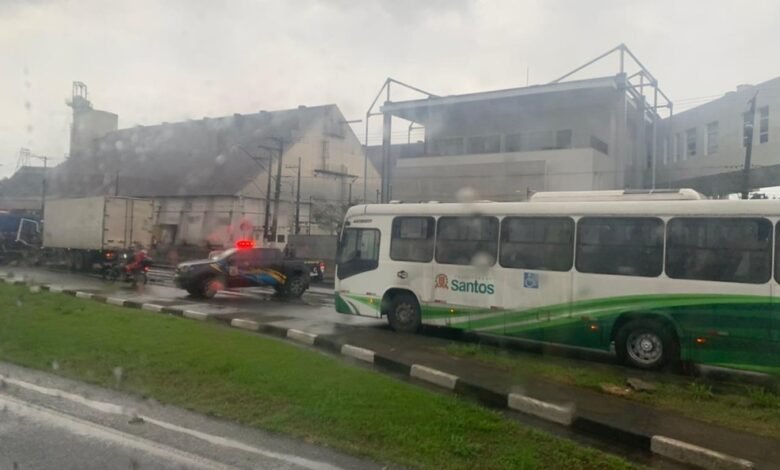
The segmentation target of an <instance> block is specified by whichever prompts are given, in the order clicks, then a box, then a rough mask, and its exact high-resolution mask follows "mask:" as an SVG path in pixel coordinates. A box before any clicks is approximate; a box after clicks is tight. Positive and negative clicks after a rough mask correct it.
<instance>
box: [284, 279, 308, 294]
mask: <svg viewBox="0 0 780 470" xmlns="http://www.w3.org/2000/svg"><path fill="white" fill-rule="evenodd" d="M304 292H306V281H304V279H303V276H301V275H299V274H297V275H294V276H291V277H288V278H287V281H286V282H285V283H284V295H285V296H287V297H293V298H296V299H297V298H299V297H300V296H302V295H303V293H304Z"/></svg>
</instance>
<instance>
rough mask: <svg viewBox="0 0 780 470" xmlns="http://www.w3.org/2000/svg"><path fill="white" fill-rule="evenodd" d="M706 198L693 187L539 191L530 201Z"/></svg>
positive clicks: (679, 199) (678, 199)
mask: <svg viewBox="0 0 780 470" xmlns="http://www.w3.org/2000/svg"><path fill="white" fill-rule="evenodd" d="M703 199H707V198H706V197H704V195H703V194H701V193H699V192H697V191H696V190H693V189H685V188H683V189H608V190H604V191H541V192H538V193H534V194H533V196H531V201H532V202H551V201H552V202H555V201H574V202H585V201H684V200H703Z"/></svg>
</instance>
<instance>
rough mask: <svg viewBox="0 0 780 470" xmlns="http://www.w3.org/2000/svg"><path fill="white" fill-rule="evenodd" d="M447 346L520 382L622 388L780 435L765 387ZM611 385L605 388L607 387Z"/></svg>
mask: <svg viewBox="0 0 780 470" xmlns="http://www.w3.org/2000/svg"><path fill="white" fill-rule="evenodd" d="M445 349H446V351H447V352H448V353H450V354H452V355H455V356H459V357H470V358H473V359H476V360H479V361H482V362H484V363H485V364H489V365H491V366H493V367H498V368H499V369H503V370H506V371H507V372H509V373H511V374H512V375H513V376H514V377H516V379H517V380H518V381H520V382H523V381H527V380H533V377H542V378H545V379H548V380H551V381H554V382H559V383H564V384H567V385H575V386H578V387H582V388H586V389H589V390H595V391H598V392H601V393H607V392H606V391H605V388H606V389H607V390H618V389H622V390H623V391H624V392H625V393H624V394H621V396H622V397H623V398H626V399H629V400H635V401H638V402H642V403H645V404H648V405H651V406H655V407H658V408H662V409H666V410H672V411H675V412H678V413H680V414H681V415H683V416H687V417H689V418H693V419H697V420H699V421H703V422H706V423H712V424H718V425H722V426H725V427H729V428H732V429H737V430H740V431H747V432H751V433H754V434H758V435H763V436H769V437H775V438H780V396H779V395H777V394H775V393H772V392H769V391H767V390H764V389H763V388H761V387H757V386H749V385H739V384H721V385H717V384H710V383H706V382H703V381H700V380H690V379H686V378H684V377H679V376H670V375H662V373H660V372H659V373H648V372H645V371H632V370H630V369H627V368H623V367H615V366H613V365H605V364H597V363H591V362H587V361H579V360H574V359H565V358H560V357H551V356H541V355H537V354H523V353H515V352H509V351H505V350H501V349H497V348H493V347H490V346H480V345H477V344H463V343H452V344H450V345H449V346H447V347H446V348H445ZM629 377H639V378H641V379H643V380H645V381H650V382H651V383H653V384H654V385H655V386H656V390H655V391H652V392H633V391H631V390H630V388H628V386H627V385H626V380H627V379H628V378H629ZM605 385H606V386H607V387H604V386H605Z"/></svg>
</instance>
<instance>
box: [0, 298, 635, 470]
mask: <svg viewBox="0 0 780 470" xmlns="http://www.w3.org/2000/svg"><path fill="white" fill-rule="evenodd" d="M0 360H4V361H8V362H13V363H16V364H20V365H23V366H27V367H32V368H38V369H48V370H54V371H55V372H56V373H57V374H60V375H63V376H67V377H71V378H75V379H79V380H83V381H86V382H90V383H93V384H97V385H100V386H104V387H110V388H116V389H120V390H124V391H127V392H131V393H135V394H141V395H143V396H148V397H153V398H155V399H156V400H159V401H162V402H166V403H170V404H175V405H178V406H182V407H185V408H188V409H191V410H195V411H198V412H201V413H206V414H210V415H213V416H219V417H222V418H227V419H231V420H234V421H238V422H240V423H243V424H246V425H250V426H255V427H258V428H262V429H266V430H270V431H274V432H279V433H284V434H287V435H291V436H294V437H297V438H301V439H304V440H306V441H308V442H313V443H316V444H321V445H327V446H331V447H333V448H336V449H339V450H342V451H345V452H348V453H351V454H354V455H358V456H362V457H368V458H371V459H374V460H377V461H380V462H385V463H390V464H398V465H403V466H408V467H412V468H432V469H434V468H435V469H440V468H448V469H466V468H469V469H503V468H507V469H508V468H512V469H534V468H540V469H547V468H567V469H592V468H600V469H623V468H632V465H631V464H630V463H627V462H626V461H624V460H622V459H620V458H617V457H614V456H611V455H608V454H605V453H603V452H600V451H597V450H594V449H590V448H586V447H582V446H579V445H577V444H574V443H572V442H570V441H567V440H564V439H560V438H557V437H553V436H550V435H548V434H545V433H542V432H539V431H536V430H533V429H530V428H528V427H525V426H523V425H520V424H518V423H516V422H514V421H512V420H509V419H506V418H504V417H502V416H501V414H500V413H497V412H494V411H490V410H487V409H484V408H482V407H480V406H478V405H475V404H473V403H470V402H467V401H464V400H461V399H458V398H456V397H453V396H447V395H443V394H438V393H435V392H432V391H429V390H426V389H424V388H421V387H416V386H412V385H409V384H405V383H403V382H400V381H398V380H396V379H393V378H390V377H388V376H385V375H382V374H380V373H376V372H374V371H370V370H365V369H362V368H358V367H355V366H352V365H350V364H348V363H345V362H343V361H341V360H339V359H337V358H333V357H329V356H325V355H322V354H319V353H315V352H311V351H308V350H305V349H302V348H300V347H296V346H293V345H291V344H288V343H285V342H283V341H279V340H275V339H271V338H264V337H260V336H257V335H252V334H249V333H246V332H242V331H238V330H234V329H229V328H224V327H221V326H218V325H213V324H207V323H206V324H204V323H201V322H191V321H186V320H182V319H179V318H175V317H168V316H164V315H159V314H154V313H148V312H144V311H140V310H128V309H123V308H120V307H113V306H110V305H105V304H99V303H96V302H91V301H87V300H82V299H77V298H73V297H70V296H67V295H63V294H51V293H45V292H41V293H31V292H30V291H29V290H28V289H26V288H24V287H20V286H9V285H0ZM52 364H56V367H54V368H53V367H52Z"/></svg>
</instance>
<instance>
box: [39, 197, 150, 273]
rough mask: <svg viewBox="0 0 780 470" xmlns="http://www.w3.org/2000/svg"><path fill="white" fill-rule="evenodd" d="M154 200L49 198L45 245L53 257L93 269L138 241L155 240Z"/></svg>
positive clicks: (86, 269) (76, 265)
mask: <svg viewBox="0 0 780 470" xmlns="http://www.w3.org/2000/svg"><path fill="white" fill-rule="evenodd" d="M153 224H154V202H153V201H152V200H150V199H138V198H128V197H109V196H98V197H86V198H78V199H54V200H49V201H46V204H45V205H44V220H43V248H44V249H45V250H46V252H47V255H48V256H49V258H50V259H52V258H54V259H58V260H60V261H61V262H65V263H67V264H69V265H70V267H71V268H72V269H76V270H82V271H89V270H92V269H95V268H98V267H99V266H100V265H102V263H105V262H106V261H113V260H114V259H115V258H116V257H117V256H118V255H119V254H121V253H122V252H127V251H129V250H132V249H133V247H134V246H135V245H136V244H141V245H143V246H144V247H146V248H147V249H148V248H149V246H150V245H151V242H152V236H153V233H152V230H153Z"/></svg>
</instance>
